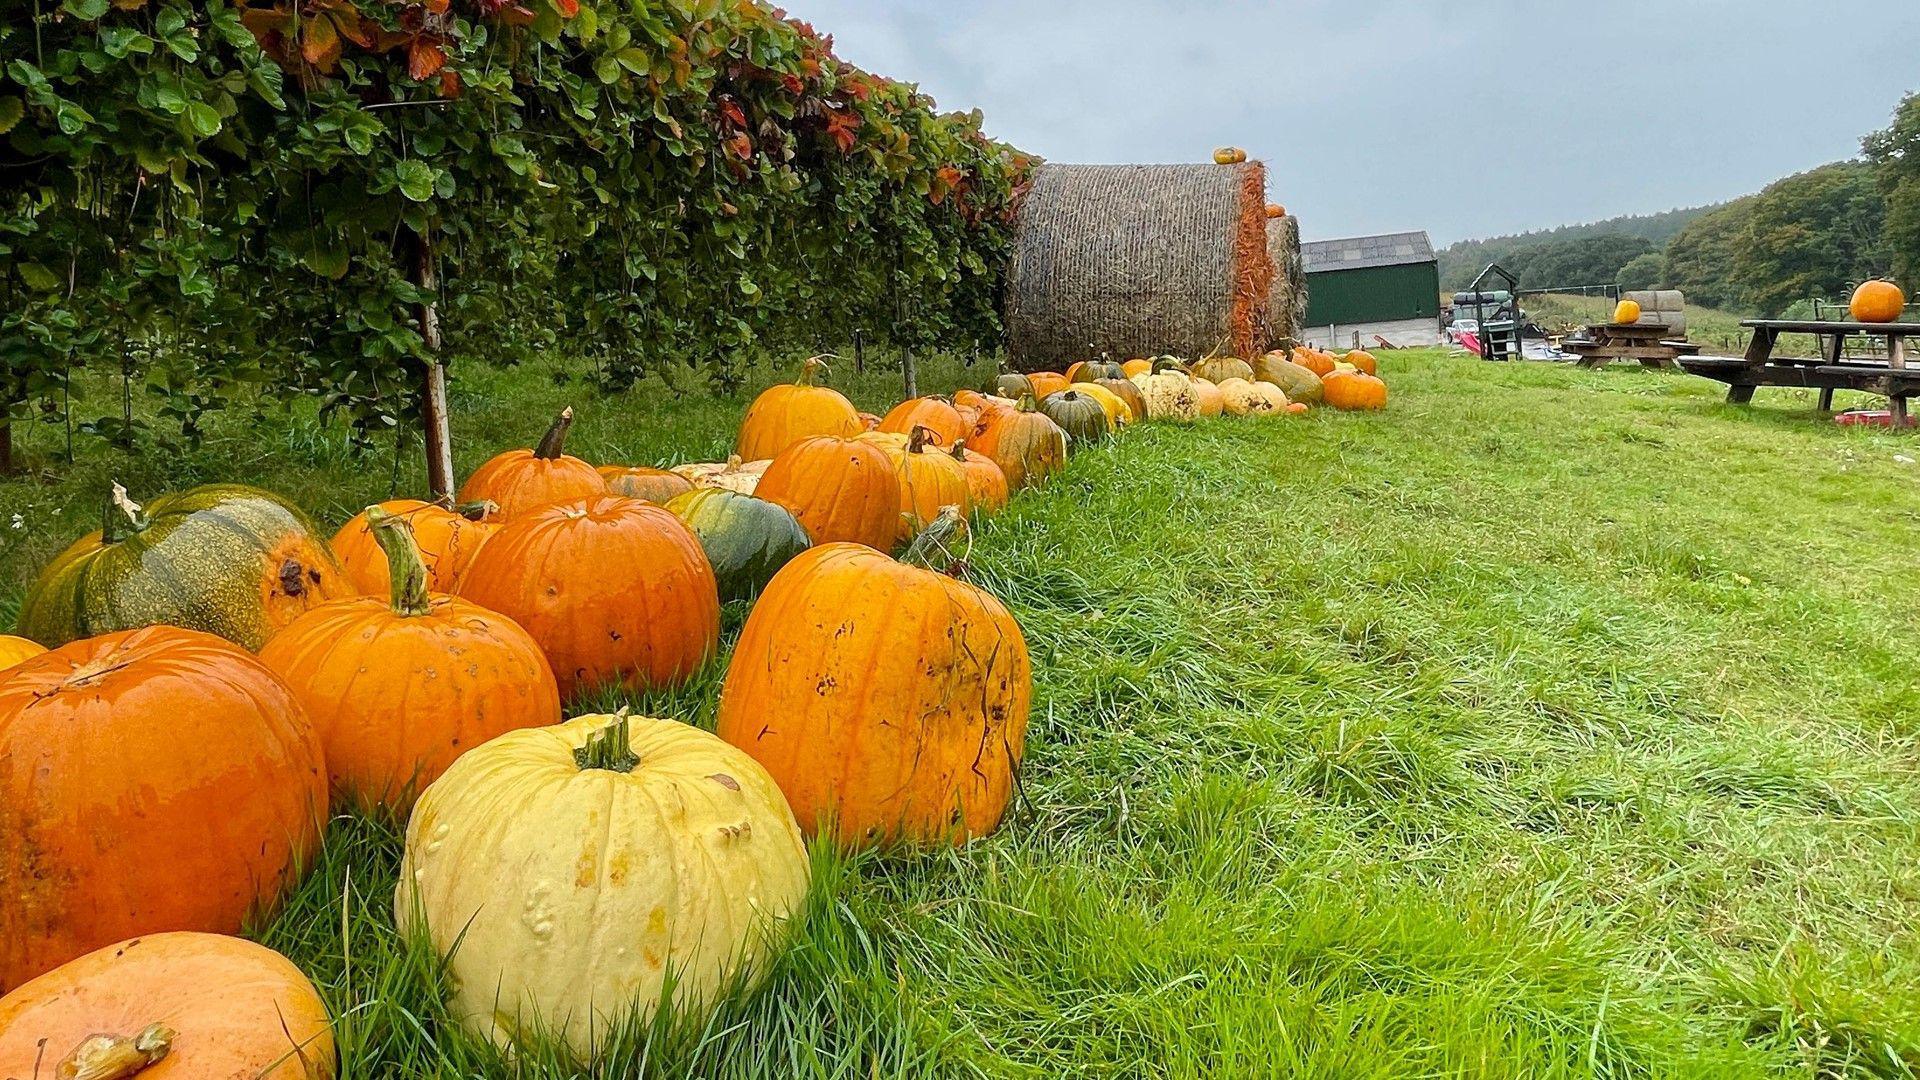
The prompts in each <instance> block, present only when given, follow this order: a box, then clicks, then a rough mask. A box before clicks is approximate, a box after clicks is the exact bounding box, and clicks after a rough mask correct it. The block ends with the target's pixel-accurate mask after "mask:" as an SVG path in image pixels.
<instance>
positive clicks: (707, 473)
mask: <svg viewBox="0 0 1920 1080" xmlns="http://www.w3.org/2000/svg"><path fill="white" fill-rule="evenodd" d="M771 464H773V462H771V461H746V462H743V461H741V460H740V455H738V454H735V455H734V456H732V457H730V458H728V459H727V460H725V461H698V462H694V463H692V464H688V465H675V466H674V467H673V468H671V469H668V470H667V471H668V472H670V473H673V474H674V475H676V476H684V477H686V478H687V482H688V483H691V484H692V485H693V486H694V487H695V488H696V489H698V488H708V487H717V488H724V489H726V490H727V491H733V492H738V493H739V494H741V495H751V494H753V492H754V489H755V488H758V487H759V486H760V478H761V477H762V476H765V475H766V472H767V466H769V465H771Z"/></svg>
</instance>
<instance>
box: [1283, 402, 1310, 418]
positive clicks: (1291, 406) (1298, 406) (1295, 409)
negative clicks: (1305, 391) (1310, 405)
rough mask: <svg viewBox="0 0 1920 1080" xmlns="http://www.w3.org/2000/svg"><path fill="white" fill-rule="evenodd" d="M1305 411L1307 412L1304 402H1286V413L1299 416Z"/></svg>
mask: <svg viewBox="0 0 1920 1080" xmlns="http://www.w3.org/2000/svg"><path fill="white" fill-rule="evenodd" d="M1306 411H1307V403H1306V402H1304V401H1289V402H1287V412H1288V413H1290V414H1291V415H1294V416H1299V415H1300V414H1302V413H1304V412H1306Z"/></svg>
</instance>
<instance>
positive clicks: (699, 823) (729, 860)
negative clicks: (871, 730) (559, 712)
mask: <svg viewBox="0 0 1920 1080" xmlns="http://www.w3.org/2000/svg"><path fill="white" fill-rule="evenodd" d="M810 873H811V871H810V866H809V863H808V861H807V852H806V848H805V846H804V845H803V844H802V842H801V839H800V830H799V827H798V826H797V825H796V824H795V823H794V818H793V811H792V810H790V809H789V808H788V806H787V800H786V797H785V796H784V795H782V794H781V793H780V789H779V787H778V786H777V785H776V784H775V783H774V781H773V779H772V777H770V776H768V775H767V772H766V770H765V769H763V768H761V766H760V764H759V763H758V762H756V761H754V760H753V759H752V758H751V757H748V756H747V755H746V754H745V753H744V752H742V751H740V750H739V749H737V748H735V747H733V746H730V745H728V744H727V743H724V742H722V741H720V740H719V739H718V738H716V737H714V736H713V735H710V734H708V733H707V732H705V731H702V730H700V729H698V728H694V727H690V726H688V725H686V724H681V723H678V722H676V721H672V720H655V719H649V718H647V717H612V716H584V717H581V718H579V719H577V720H572V721H569V722H567V723H564V724H560V725H557V726H554V727H546V728H527V729H523V730H520V731H513V732H509V733H507V734H505V735H502V736H500V737H499V738H497V739H494V740H493V741H491V742H488V743H486V744H484V745H482V746H479V747H476V748H475V749H473V750H470V751H468V752H467V753H466V754H465V755H463V756H462V757H461V758H460V759H459V760H457V761H455V762H454V763H453V766H452V767H451V768H449V769H448V770H447V771H446V773H445V774H443V775H442V776H441V777H440V779H438V780H436V781H434V782H433V784H432V785H431V786H429V787H428V788H427V790H426V791H425V792H423V793H422V794H421V796H420V800H419V802H418V803H417V804H416V805H415V806H414V810H413V818H412V819H411V820H410V821H409V822H408V824H407V846H406V856H405V860H404V862H403V863H402V865H401V871H400V884H399V887H398V888H397V889H396V891H395V895H394V907H395V913H396V915H397V917H398V919H399V923H400V926H401V927H402V928H403V929H406V930H409V931H413V930H418V929H424V930H425V932H426V933H427V934H428V936H429V938H430V940H431V941H432V942H433V944H434V947H435V948H436V949H437V950H438V951H439V952H440V954H441V955H442V956H447V957H448V960H447V975H448V979H449V984H450V988H451V994H450V999H449V1002H448V1005H449V1008H450V1009H451V1011H452V1013H453V1015H454V1017H455V1018H456V1019H458V1020H459V1021H460V1023H461V1024H463V1025H464V1026H465V1027H467V1028H468V1029H469V1030H470V1031H472V1032H473V1033H475V1034H476V1035H480V1036H483V1037H485V1038H488V1039H491V1040H492V1041H493V1042H495V1043H496V1044H498V1045H500V1046H503V1047H505V1046H510V1045H512V1044H513V1043H514V1042H516V1041H518V1040H521V1039H523V1038H524V1037H525V1036H528V1035H531V1034H533V1033H535V1032H540V1033H543V1034H544V1035H546V1036H547V1037H549V1038H552V1039H554V1040H555V1041H556V1042H557V1043H559V1044H563V1045H565V1046H567V1047H569V1048H570V1049H571V1050H572V1051H573V1053H574V1054H575V1055H576V1056H577V1057H578V1058H579V1059H580V1060H581V1061H583V1062H584V1061H586V1060H587V1059H588V1057H589V1055H590V1053H591V1051H592V1048H593V1047H595V1046H598V1045H600V1044H601V1042H602V1041H604V1040H605V1038H606V1037H607V1035H608V1033H609V1031H611V1030H612V1029H613V1028H614V1027H615V1026H616V1025H619V1024H623V1023H626V1022H628V1021H629V1020H630V1019H632V1018H635V1017H638V1018H639V1019H641V1020H643V1021H644V1020H646V1019H647V1018H649V1017H651V1016H652V1015H653V1013H654V1011H655V1009H656V1008H657V1006H658V1005H659V1003H660V999H661V993H662V988H663V986H664V985H666V982H667V980H668V979H669V978H671V979H672V980H673V985H674V1000H673V1006H674V1008H675V1010H676V1015H679V1016H687V1015H689V1014H691V1015H694V1016H697V1015H699V1013H700V1012H701V1011H702V1010H704V1009H706V1008H710V1007H711V1006H712V1005H713V1004H714V1003H715V999H716V998H717V997H718V995H719V993H720V992H721V991H723V990H725V989H728V988H730V987H732V986H734V985H737V984H736V982H735V980H736V979H741V980H743V981H744V983H745V984H746V985H750V984H751V982H752V981H753V980H754V979H756V978H757V977H758V976H759V975H760V974H762V973H763V972H764V970H765V968H766V961H767V958H768V956H769V951H770V950H771V949H774V948H777V947H778V946H779V945H780V944H782V939H783V938H784V937H785V936H786V934H787V931H788V930H789V929H790V928H791V926H792V924H794V923H795V922H797V920H798V919H799V917H800V916H801V914H802V911H803V908H804V905H805V902H806V896H807V887H808V884H809V876H810ZM456 946H457V948H456ZM669 973H671V974H669Z"/></svg>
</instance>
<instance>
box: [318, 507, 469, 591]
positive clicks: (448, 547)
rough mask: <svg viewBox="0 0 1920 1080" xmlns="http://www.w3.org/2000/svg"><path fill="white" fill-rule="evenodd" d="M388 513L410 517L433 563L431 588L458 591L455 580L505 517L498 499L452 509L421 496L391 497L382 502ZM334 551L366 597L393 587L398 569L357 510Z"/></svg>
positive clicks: (429, 570)
mask: <svg viewBox="0 0 1920 1080" xmlns="http://www.w3.org/2000/svg"><path fill="white" fill-rule="evenodd" d="M380 509H381V510H382V511H384V512H385V513H388V514H392V515H394V516H396V517H401V518H404V519H406V522H407V525H408V526H409V527H411V528H412V529H413V538H414V542H415V543H417V544H418V545H419V546H420V557H421V559H423V560H424V561H425V562H426V564H427V588H429V589H431V590H433V591H434V592H452V591H453V586H454V583H455V582H457V581H459V580H460V575H461V574H462V573H463V572H465V570H466V569H467V564H468V563H470V562H472V561H473V557H474V555H475V554H476V553H477V552H479V550H480V545H482V544H484V543H486V542H487V537H489V536H492V535H493V531H494V530H495V529H498V528H499V527H500V524H501V522H500V519H499V515H498V513H497V512H496V508H495V507H494V505H493V504H492V503H480V504H477V505H468V506H462V507H455V508H453V509H448V508H447V506H446V505H445V504H442V503H427V502H420V501H419V500H417V499H390V500H388V501H386V502H383V503H381V504H380ZM333 553H334V554H335V555H337V556H339V558H340V569H341V570H343V571H345V572H346V575H347V580H348V581H349V582H351V583H352V584H353V587H354V588H355V589H358V590H359V591H360V593H361V595H363V596H381V595H384V594H385V593H386V591H387V587H388V583H389V582H390V581H391V580H392V573H391V571H390V570H389V569H388V568H387V553H386V552H385V551H382V550H381V548H380V544H379V543H378V541H376V540H375V539H374V536H373V531H372V530H371V529H369V528H368V527H367V515H366V514H365V513H359V514H355V515H354V516H353V518H352V520H350V521H348V522H347V523H346V524H345V525H342V526H340V531H339V532H337V533H334V534H333Z"/></svg>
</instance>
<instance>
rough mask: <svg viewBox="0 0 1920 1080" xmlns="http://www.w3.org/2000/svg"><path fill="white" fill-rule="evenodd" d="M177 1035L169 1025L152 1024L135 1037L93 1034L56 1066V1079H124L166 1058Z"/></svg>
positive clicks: (54, 1073) (54, 1072)
mask: <svg viewBox="0 0 1920 1080" xmlns="http://www.w3.org/2000/svg"><path fill="white" fill-rule="evenodd" d="M175 1035H176V1032H175V1031H174V1030H173V1029H172V1028H170V1027H168V1026H166V1025H165V1024H149V1025H147V1026H146V1027H145V1028H142V1029H141V1030H140V1033H139V1034H137V1035H135V1036H133V1037H132V1038H131V1039H129V1038H127V1037H126V1036H124V1035H89V1036H87V1037H86V1038H84V1039H81V1040H80V1045H78V1046H76V1047H74V1048H73V1052H72V1053H70V1054H68V1055H67V1056H66V1057H65V1058H64V1059H63V1060H62V1061H61V1062H60V1064H58V1065H56V1066H54V1070H53V1075H54V1076H55V1078H56V1080H124V1078H126V1077H129V1076H133V1075H134V1074H136V1073H138V1072H139V1071H140V1070H142V1069H144V1068H146V1067H147V1066H149V1065H152V1064H154V1063H155V1062H157V1061H159V1060H160V1059H161V1058H164V1057H166V1056H167V1052H168V1051H170V1050H172V1049H173V1040H174V1036H175Z"/></svg>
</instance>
